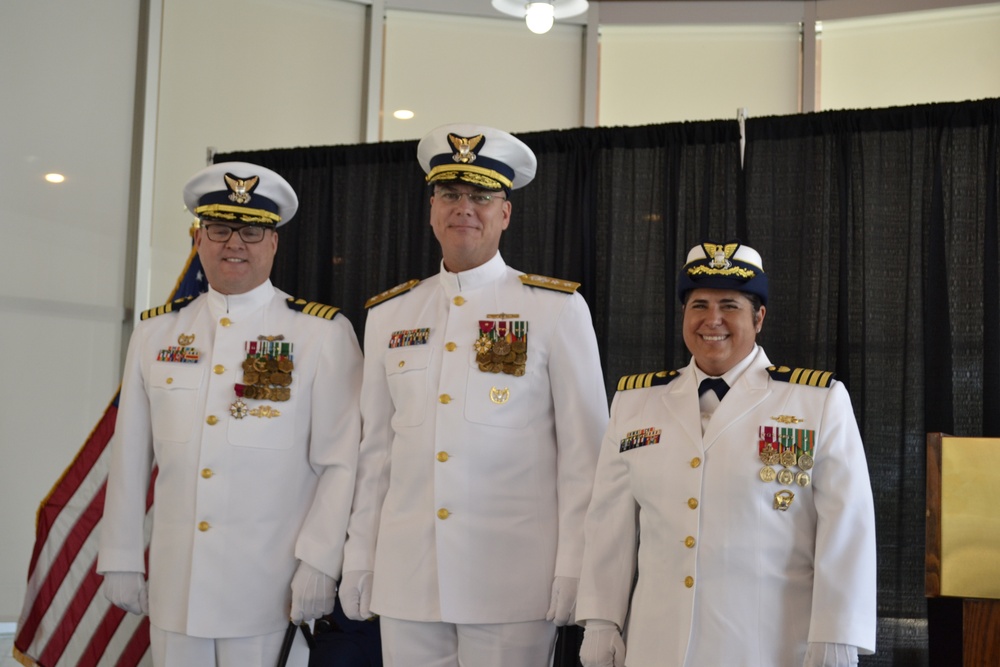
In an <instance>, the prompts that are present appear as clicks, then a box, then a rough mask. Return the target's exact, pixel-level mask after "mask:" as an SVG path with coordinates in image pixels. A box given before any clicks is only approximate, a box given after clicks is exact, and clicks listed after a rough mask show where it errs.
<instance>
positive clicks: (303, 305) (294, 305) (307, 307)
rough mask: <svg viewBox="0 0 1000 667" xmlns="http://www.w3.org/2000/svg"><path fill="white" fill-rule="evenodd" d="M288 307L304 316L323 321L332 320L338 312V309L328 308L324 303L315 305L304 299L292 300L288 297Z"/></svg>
mask: <svg viewBox="0 0 1000 667" xmlns="http://www.w3.org/2000/svg"><path fill="white" fill-rule="evenodd" d="M287 303H288V307H289V308H291V309H292V310H297V311H299V312H301V313H305V314H306V315H312V316H313V317H321V318H323V319H324V320H332V319H333V318H334V316H335V315H336V314H337V313H339V312H340V308H336V307H334V306H328V305H326V304H325V303H317V302H315V301H306V300H305V299H293V298H292V297H288V301H287Z"/></svg>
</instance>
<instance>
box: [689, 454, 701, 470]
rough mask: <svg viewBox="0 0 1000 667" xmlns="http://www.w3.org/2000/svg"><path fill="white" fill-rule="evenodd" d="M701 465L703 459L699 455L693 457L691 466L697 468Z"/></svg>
mask: <svg viewBox="0 0 1000 667" xmlns="http://www.w3.org/2000/svg"><path fill="white" fill-rule="evenodd" d="M700 465H701V459H699V458H698V457H697V456H696V457H694V458H693V459H691V467H692V468H697V467H698V466H700Z"/></svg>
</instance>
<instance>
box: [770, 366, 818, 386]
mask: <svg viewBox="0 0 1000 667" xmlns="http://www.w3.org/2000/svg"><path fill="white" fill-rule="evenodd" d="M767 372H768V373H770V374H771V378H772V379H774V380H777V381H778V382H789V383H791V384H802V385H806V386H808V387H824V388H826V387H829V386H830V385H831V384H833V378H834V373H833V371H817V370H813V369H811V368H789V367H788V366H771V367H770V368H768V369H767Z"/></svg>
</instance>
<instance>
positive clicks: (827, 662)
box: [802, 642, 858, 667]
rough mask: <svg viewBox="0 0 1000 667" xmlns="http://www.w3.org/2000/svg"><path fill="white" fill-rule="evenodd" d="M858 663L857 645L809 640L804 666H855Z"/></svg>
mask: <svg viewBox="0 0 1000 667" xmlns="http://www.w3.org/2000/svg"><path fill="white" fill-rule="evenodd" d="M856 664H858V647H857V646H851V645H850V644H829V643H825V642H809V646H808V647H807V648H806V659H805V660H804V661H803V662H802V667H854V665H856Z"/></svg>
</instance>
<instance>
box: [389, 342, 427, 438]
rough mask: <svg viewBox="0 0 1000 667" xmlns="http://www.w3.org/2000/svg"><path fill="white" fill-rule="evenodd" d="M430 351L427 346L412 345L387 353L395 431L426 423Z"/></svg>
mask: <svg viewBox="0 0 1000 667" xmlns="http://www.w3.org/2000/svg"><path fill="white" fill-rule="evenodd" d="M430 359H431V350H430V348H429V347H427V346H426V345H411V346H407V347H397V348H394V349H391V350H387V351H386V353H385V375H386V381H387V382H388V384H389V395H390V396H392V404H393V406H395V408H396V412H395V414H394V415H393V417H392V425H393V427H397V426H419V425H420V424H422V423H424V415H425V413H426V402H427V365H428V364H429V363H430Z"/></svg>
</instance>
